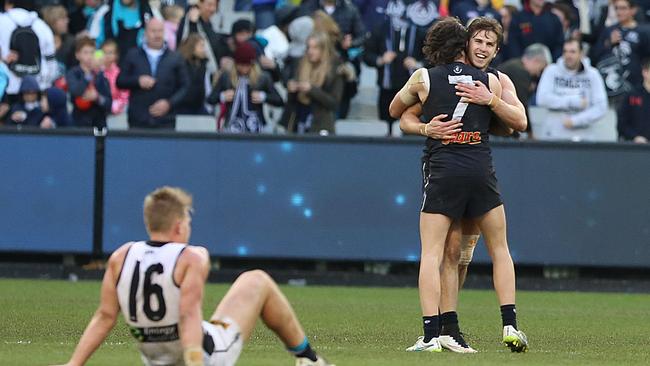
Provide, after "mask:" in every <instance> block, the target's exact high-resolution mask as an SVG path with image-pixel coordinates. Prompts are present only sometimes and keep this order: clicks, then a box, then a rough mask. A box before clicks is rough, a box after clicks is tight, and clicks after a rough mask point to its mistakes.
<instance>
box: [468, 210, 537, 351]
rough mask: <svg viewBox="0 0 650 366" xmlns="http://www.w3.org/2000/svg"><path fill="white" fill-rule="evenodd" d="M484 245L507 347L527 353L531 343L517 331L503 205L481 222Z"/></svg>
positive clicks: (482, 217)
mask: <svg viewBox="0 0 650 366" xmlns="http://www.w3.org/2000/svg"><path fill="white" fill-rule="evenodd" d="M478 224H479V228H480V230H481V232H482V233H483V237H484V239H485V245H486V247H487V249H488V253H489V254H490V257H491V258H492V280H493V282H494V289H495V290H496V293H497V297H498V299H499V304H500V305H501V320H502V323H503V327H504V339H503V341H504V343H506V345H507V346H508V347H510V349H511V350H512V351H513V352H524V351H526V349H527V347H528V341H527V339H526V336H525V335H524V333H523V332H521V331H519V330H518V329H517V314H516V310H515V291H516V290H515V268H514V264H513V262H512V257H511V256H510V251H509V250H508V242H507V239H506V216H505V211H504V209H503V205H499V206H497V207H495V208H493V209H492V210H490V211H489V212H488V213H486V214H485V215H483V216H481V217H480V218H479V220H478Z"/></svg>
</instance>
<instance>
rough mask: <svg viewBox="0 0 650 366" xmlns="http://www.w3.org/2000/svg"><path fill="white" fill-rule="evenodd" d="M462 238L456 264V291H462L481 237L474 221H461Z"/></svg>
mask: <svg viewBox="0 0 650 366" xmlns="http://www.w3.org/2000/svg"><path fill="white" fill-rule="evenodd" d="M461 226H462V232H463V234H462V236H461V239H460V261H459V263H458V289H459V290H460V289H462V288H463V286H464V285H465V279H466V278H467V267H469V264H470V262H472V257H473V256H474V248H476V243H477V242H478V238H479V237H480V236H481V230H479V228H478V224H477V222H476V220H474V219H462V220H461Z"/></svg>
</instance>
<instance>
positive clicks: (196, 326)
mask: <svg viewBox="0 0 650 366" xmlns="http://www.w3.org/2000/svg"><path fill="white" fill-rule="evenodd" d="M209 271H210V257H209V255H208V253H207V250H206V249H205V248H202V247H195V246H188V247H187V248H186V249H185V250H184V251H183V254H181V256H180V257H179V258H178V262H177V265H176V270H175V272H174V279H175V280H176V283H178V284H180V289H181V301H180V305H179V306H180V319H179V333H180V338H181V344H182V345H183V350H184V351H183V356H184V359H185V365H187V366H202V365H203V349H202V348H201V344H202V342H203V330H202V328H201V322H202V321H203V312H202V310H201V307H202V305H203V286H204V284H205V281H206V280H207V278H208V273H209Z"/></svg>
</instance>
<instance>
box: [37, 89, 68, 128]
mask: <svg viewBox="0 0 650 366" xmlns="http://www.w3.org/2000/svg"><path fill="white" fill-rule="evenodd" d="M44 94H45V95H43V96H42V97H41V110H42V111H43V113H45V114H46V115H47V116H49V117H50V118H51V119H52V122H53V123H54V125H55V126H56V127H69V126H72V125H73V121H72V118H71V117H70V113H68V96H67V95H66V93H65V92H64V91H63V90H61V89H59V88H56V87H51V88H48V89H47V90H45V93H44Z"/></svg>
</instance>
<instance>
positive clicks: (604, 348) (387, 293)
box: [0, 280, 650, 366]
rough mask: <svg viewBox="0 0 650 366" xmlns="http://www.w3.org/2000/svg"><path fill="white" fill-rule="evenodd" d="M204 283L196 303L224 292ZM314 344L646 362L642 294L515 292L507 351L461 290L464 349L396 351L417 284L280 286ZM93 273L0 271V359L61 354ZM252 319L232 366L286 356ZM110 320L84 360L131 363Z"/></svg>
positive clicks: (411, 326) (450, 357)
mask: <svg viewBox="0 0 650 366" xmlns="http://www.w3.org/2000/svg"><path fill="white" fill-rule="evenodd" d="M226 289H227V287H226V286H223V285H209V286H208V287H207V291H206V302H205V305H204V311H205V313H206V314H209V313H211V312H212V310H213V308H214V304H215V303H216V301H217V300H218V299H219V298H220V297H221V296H222V295H223V294H224V293H225V291H226ZM283 290H284V291H285V292H286V294H287V296H288V297H289V299H290V301H291V302H292V303H293V305H294V307H295V309H296V312H297V313H298V315H299V317H300V319H301V321H302V323H303V325H304V327H305V329H306V331H307V333H308V335H309V337H310V340H311V342H312V344H313V345H314V347H315V348H316V349H317V350H318V351H319V352H321V353H322V354H323V355H325V356H326V357H327V358H328V359H330V360H331V361H332V362H335V363H336V364H337V365H339V366H341V365H343V366H345V365H354V366H362V365H368V366H370V365H373V366H378V365H386V366H388V365H390V366H395V365H409V366H410V365H431V364H454V365H504V364H509V365H522V364H523V365H649V364H650V335H649V334H650V332H649V331H648V330H649V329H650V295H629V294H595V293H568V292H562V293H559V292H555V293H554V292H519V293H518V303H517V308H518V314H519V325H520V327H521V328H522V329H523V330H525V331H526V333H527V335H528V338H529V340H530V344H531V349H530V351H529V352H528V353H526V354H512V353H510V352H509V351H507V349H505V348H504V347H503V346H501V344H500V342H499V341H500V337H501V326H500V325H501V324H500V317H499V310H498V306H497V304H496V298H495V295H494V293H493V292H492V291H473V290H466V291H464V292H463V293H462V295H461V306H460V319H461V325H463V328H464V331H465V332H466V334H467V337H466V338H467V340H468V342H469V343H470V344H471V345H472V346H473V347H474V348H476V349H478V350H479V351H480V352H479V353H478V354H473V355H458V354H453V353H450V352H443V353H442V354H412V353H406V352H404V348H406V347H407V346H410V345H411V344H412V343H413V342H414V341H415V338H416V336H417V335H419V334H420V332H421V328H420V320H419V319H420V318H419V316H420V313H419V305H418V304H419V303H418V297H417V290H416V289H414V288H408V289H386V288H350V287H347V288H346V287H283ZM98 293H99V282H85V281H82V282H76V283H72V282H63V281H48V280H44V281H37V280H0V294H2V295H1V297H0V309H1V310H2V315H1V316H0V365H11V366H14V365H16V366H18V365H48V364H52V363H63V362H65V361H66V360H67V359H68V357H69V355H70V353H71V352H72V350H73V348H74V345H75V343H76V341H77V339H78V337H79V336H80V334H81V332H82V331H83V329H84V327H85V325H86V323H87V321H88V320H89V319H90V317H91V315H92V313H93V311H94V309H95V307H96V306H97V301H98ZM293 362H294V361H293V359H292V357H290V356H289V355H288V354H287V353H286V352H285V351H284V350H283V348H282V345H281V344H280V342H279V341H277V340H276V338H274V337H273V335H272V334H271V333H270V332H269V331H268V330H266V329H265V328H264V327H262V326H261V324H260V326H259V327H258V328H257V330H256V332H255V333H254V334H253V337H252V338H251V340H250V342H249V343H248V344H247V345H246V347H245V350H244V353H243V354H242V357H241V358H240V362H239V363H238V364H239V365H251V366H253V365H257V366H273V365H293ZM139 364H140V361H139V358H138V355H137V352H136V349H135V346H134V343H133V341H132V339H131V338H130V336H129V335H128V332H127V329H126V327H125V325H124V323H123V322H122V321H121V320H120V323H118V325H117V327H116V329H115V330H114V331H113V332H112V333H111V335H110V336H109V338H108V339H107V340H106V343H105V344H104V345H103V346H102V347H101V348H100V350H99V351H98V352H97V353H96V354H95V355H94V356H93V358H92V359H91V361H90V362H89V365H111V366H114V365H139Z"/></svg>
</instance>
